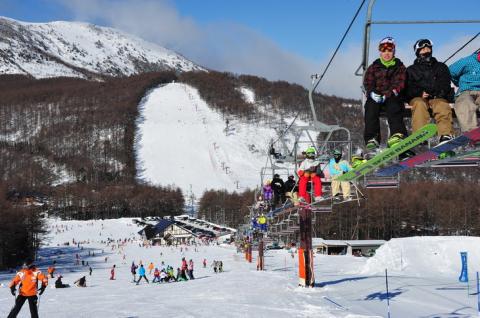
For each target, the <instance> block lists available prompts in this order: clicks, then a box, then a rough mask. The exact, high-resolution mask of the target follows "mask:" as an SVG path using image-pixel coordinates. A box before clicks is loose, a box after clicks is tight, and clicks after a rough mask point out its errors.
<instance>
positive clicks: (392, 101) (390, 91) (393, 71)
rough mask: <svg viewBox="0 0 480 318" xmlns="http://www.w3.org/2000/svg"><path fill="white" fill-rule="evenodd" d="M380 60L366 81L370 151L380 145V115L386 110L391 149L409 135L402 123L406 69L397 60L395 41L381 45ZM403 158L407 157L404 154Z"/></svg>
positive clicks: (369, 72) (367, 137)
mask: <svg viewBox="0 0 480 318" xmlns="http://www.w3.org/2000/svg"><path fill="white" fill-rule="evenodd" d="M378 50H379V52H380V58H378V59H376V60H375V61H374V62H373V63H372V64H371V65H370V66H369V67H368V69H367V71H366V73H365V77H364V80H363V86H364V88H365V92H366V97H367V101H366V102H365V133H364V139H365V144H366V147H367V149H368V150H369V151H375V150H377V149H378V148H379V144H380V118H379V117H380V111H381V110H382V109H384V110H385V112H386V115H387V120H388V125H389V127H390V138H389V139H388V141H387V145H388V146H389V147H391V146H393V145H394V144H396V143H397V142H399V141H401V140H402V139H403V138H405V137H406V135H407V129H406V128H405V123H404V122H403V115H404V106H403V102H402V100H401V98H400V97H399V94H400V93H401V92H402V90H403V89H404V86H405V77H406V68H405V66H404V65H403V63H402V61H400V59H398V58H396V57H395V41H394V39H393V38H391V37H386V38H384V39H383V40H381V41H380V43H379V45H378ZM404 155H408V154H407V153H404Z"/></svg>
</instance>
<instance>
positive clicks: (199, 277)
mask: <svg viewBox="0 0 480 318" xmlns="http://www.w3.org/2000/svg"><path fill="white" fill-rule="evenodd" d="M140 229H141V228H140V227H139V226H137V225H136V224H134V223H133V222H132V219H129V218H123V219H116V220H94V221H60V220H56V219H55V220H49V230H50V234H49V239H48V240H47V241H46V245H45V246H43V247H42V248H41V250H40V253H39V255H40V258H39V261H38V262H37V264H38V265H39V267H40V269H41V270H42V271H44V272H46V268H47V266H49V265H50V264H51V263H52V261H53V260H56V261H57V275H59V274H61V275H62V276H63V283H66V284H70V285H71V284H72V283H73V282H74V281H75V280H76V279H78V278H80V277H81V276H84V275H85V276H86V278H87V288H79V287H76V286H73V287H71V288H67V289H55V288H53V287H52V286H53V284H54V280H52V279H50V281H49V285H50V286H49V288H47V290H46V292H45V293H44V294H43V295H42V296H41V299H40V316H41V317H49V318H57V317H62V318H63V317H68V316H74V317H107V318H108V317H139V318H140V317H142V318H143V317H156V316H161V317H208V318H211V317H320V318H326V317H342V318H346V317H348V318H354V317H387V293H386V287H385V276H384V271H385V268H387V269H388V270H389V273H390V275H389V280H388V282H389V294H388V295H389V301H390V312H391V317H476V316H477V295H476V292H475V291H476V287H475V283H474V276H475V271H477V270H479V265H480V264H479V262H478V259H479V256H480V252H479V250H478V248H475V246H477V247H478V246H479V244H480V238H477V237H412V238H406V239H394V240H391V241H389V242H386V243H385V244H384V245H383V246H382V247H380V249H378V250H377V254H376V256H374V257H372V258H370V259H367V258H363V257H353V256H328V255H320V254H316V256H315V277H316V286H317V287H316V288H302V287H298V286H297V283H298V278H297V264H298V260H297V257H298V256H297V255H296V254H295V251H294V250H290V251H289V250H273V251H267V252H266V257H265V263H266V270H265V271H256V267H255V261H256V260H255V256H256V254H257V252H254V260H253V262H252V263H248V262H246V261H245V259H244V256H243V254H242V253H237V251H236V249H235V247H233V246H229V245H218V246H217V245H210V246H205V245H198V246H197V247H195V246H187V247H186V246H181V247H180V246H178V247H164V246H162V247H160V246H153V247H143V246H142V241H141V240H140V238H139V236H138V235H137V234H136V233H137V232H138V231H139V230H140ZM107 239H111V240H113V241H116V240H119V239H120V240H124V239H127V240H128V239H130V241H127V243H125V244H119V243H118V242H114V243H110V244H106V243H105V241H106V240H107ZM73 240H74V241H75V243H76V244H73ZM67 242H68V243H69V245H68V246H67V245H65V243H67ZM77 244H79V245H77ZM180 249H182V250H180ZM462 251H467V252H468V257H469V258H468V260H469V262H468V265H469V268H468V269H469V277H470V283H460V282H458V277H459V274H460V269H461V262H460V254H459V253H460V252H462ZM292 252H293V253H294V254H293V256H294V257H293V258H292V257H291V255H292V254H291V253H292ZM93 253H94V255H93ZM76 254H79V265H76V264H75V263H76ZM124 255H125V260H124V259H123V257H124ZM182 257H185V258H186V259H187V260H188V259H192V260H193V261H194V263H195V267H194V276H195V277H196V279H195V280H190V281H187V282H179V283H160V284H157V283H155V284H152V283H150V284H147V283H145V282H143V281H142V282H141V283H140V284H139V285H136V284H135V283H132V276H131V274H130V265H131V263H132V261H134V262H135V263H136V264H138V263H139V262H140V261H142V262H143V264H149V263H150V262H153V263H154V265H155V266H156V267H161V262H162V261H163V262H164V263H165V265H172V266H173V267H174V268H177V267H178V266H179V265H180V262H181V258H182ZM204 258H206V259H207V263H208V266H207V267H206V268H203V266H202V265H201V263H202V260H203V259H204ZM401 259H403V264H404V265H403V266H399V265H398V264H401V263H402V262H401ZM213 260H222V261H223V263H224V270H225V271H224V272H223V273H218V274H215V273H214V272H213V270H212V267H211V264H212V262H213ZM80 261H84V262H88V264H89V266H92V268H93V271H92V275H91V276H90V275H89V273H88V266H82V265H81V263H80ZM114 264H115V265H116V267H117V269H116V277H115V280H110V279H109V277H110V269H111V267H112V266H113V265H114ZM427 264H430V266H427ZM13 275H14V272H13V271H12V272H2V273H0V281H1V283H2V286H3V287H4V288H2V289H0V292H1V293H2V295H3V296H1V297H0V313H1V314H2V315H3V316H6V315H7V313H8V311H9V310H10V308H11V307H12V305H13V297H12V296H11V295H10V291H9V289H8V288H6V285H7V284H8V281H9V280H10V279H11V278H12V277H13ZM147 277H148V278H149V279H150V280H151V279H152V275H150V274H148V270H147ZM19 317H29V313H28V304H26V305H25V306H24V308H23V309H22V311H21V313H20V315H19Z"/></svg>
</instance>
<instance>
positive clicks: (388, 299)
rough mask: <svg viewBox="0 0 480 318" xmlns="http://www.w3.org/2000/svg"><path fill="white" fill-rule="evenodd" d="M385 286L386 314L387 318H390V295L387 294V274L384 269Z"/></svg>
mask: <svg viewBox="0 0 480 318" xmlns="http://www.w3.org/2000/svg"><path fill="white" fill-rule="evenodd" d="M385 284H386V286H387V314H388V318H390V295H389V293H388V274H387V269H386V268H385Z"/></svg>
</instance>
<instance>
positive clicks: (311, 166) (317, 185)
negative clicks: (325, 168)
mask: <svg viewBox="0 0 480 318" xmlns="http://www.w3.org/2000/svg"><path fill="white" fill-rule="evenodd" d="M305 155H306V158H305V160H303V161H302V163H301V164H300V167H299V169H298V171H297V173H298V176H299V177H300V179H299V181H298V195H299V196H300V200H302V199H303V201H305V202H308V203H310V196H309V195H308V193H307V183H308V181H312V185H313V194H314V200H315V201H320V200H321V199H322V181H321V180H320V176H319V175H317V168H318V166H319V165H320V162H319V161H317V160H315V148H314V147H308V148H307V150H306V151H305Z"/></svg>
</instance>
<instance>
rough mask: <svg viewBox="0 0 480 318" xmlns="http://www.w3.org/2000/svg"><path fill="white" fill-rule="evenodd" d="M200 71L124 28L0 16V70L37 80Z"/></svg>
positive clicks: (0, 72) (180, 57) (195, 66)
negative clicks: (39, 21)
mask: <svg viewBox="0 0 480 318" xmlns="http://www.w3.org/2000/svg"><path fill="white" fill-rule="evenodd" d="M158 70H178V71H191V70H203V68H201V67H200V66H198V65H196V64H195V63H193V62H192V61H189V60H188V59H186V58H185V57H183V56H181V55H180V54H178V53H176V52H173V51H171V50H168V49H166V48H164V47H161V46H158V45H156V44H153V43H149V42H146V41H144V40H142V39H140V38H138V37H135V36H133V35H129V34H126V33H124V32H122V31H119V30H116V29H112V28H106V27H100V26H96V25H93V24H88V23H80V22H50V23H27V22H20V21H16V20H13V19H9V18H5V17H0V74H25V75H31V76H33V77H35V78H46V77H57V76H69V77H82V78H95V77H96V76H97V75H98V74H101V75H111V76H125V75H127V76H128V75H132V74H136V73H141V72H146V71H158Z"/></svg>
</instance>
